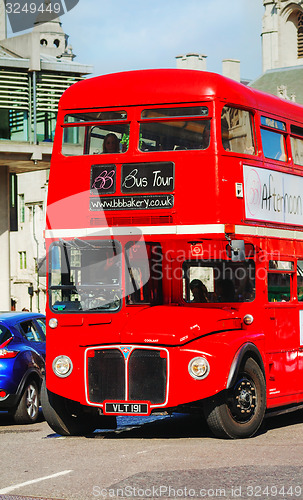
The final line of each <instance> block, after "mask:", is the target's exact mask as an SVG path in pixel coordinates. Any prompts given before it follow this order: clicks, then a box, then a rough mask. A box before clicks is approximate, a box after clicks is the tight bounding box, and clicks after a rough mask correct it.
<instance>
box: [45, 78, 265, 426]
mask: <svg viewBox="0 0 303 500" xmlns="http://www.w3.org/2000/svg"><path fill="white" fill-rule="evenodd" d="M191 73H193V74H192V75H190V74H191ZM189 76H190V78H189ZM175 77H178V79H179V86H178V87H176V86H174V78H175ZM208 78H209V81H208V82H206V83H207V85H206V83H205V82H204V87H203V85H202V83H201V82H202V80H201V79H199V81H198V82H197V77H196V72H189V73H188V72H187V71H185V72H183V71H181V72H180V70H177V71H174V70H170V71H169V70H168V71H166V70H162V71H161V70H160V71H145V72H144V71H143V72H133V73H126V74H120V75H119V74H117V75H112V76H111V77H109V76H108V77H99V78H96V79H92V80H91V81H89V80H88V81H86V82H81V83H79V84H76V85H74V86H72V87H71V89H69V90H68V91H67V92H66V93H65V95H64V96H63V97H62V99H61V101H60V108H59V114H58V124H57V129H56V136H55V142H54V152H53V159H52V165H51V173H50V181H49V193H48V213H47V224H48V225H47V229H46V244H47V255H48V259H47V260H48V306H47V323H48V332H47V357H46V359H47V375H46V386H45V387H44V389H43V392H42V404H43V411H44V414H45V417H46V420H47V421H48V423H49V424H50V426H51V427H52V428H53V429H54V430H55V431H56V432H58V433H60V434H65V435H75V434H82V433H85V432H89V431H92V430H94V429H96V428H106V427H112V426H114V425H115V418H116V417H117V416H123V415H134V414H135V415H150V414H153V413H157V412H161V413H163V412H169V413H171V412H173V411H175V410H176V409H177V410H178V411H191V410H195V411H196V410H197V409H199V410H200V411H201V412H202V411H203V407H204V408H205V405H204V402H205V401H208V400H211V398H212V397H213V396H214V395H216V394H218V393H220V391H223V390H224V389H225V388H226V384H227V382H228V378H229V375H230V367H231V365H232V361H233V357H234V355H235V352H237V349H238V348H239V346H241V343H242V339H243V336H244V333H243V325H242V322H241V320H240V317H243V315H245V313H246V311H248V310H249V308H248V303H250V302H252V301H253V300H254V298H255V297H254V294H255V262H254V252H253V251H251V248H250V246H249V245H246V246H245V247H244V254H245V255H244V258H242V259H235V258H234V255H235V252H233V249H232V246H231V245H230V242H229V241H228V239H227V238H226V225H225V224H224V220H225V221H226V220H229V221H230V220H232V219H231V218H232V216H233V213H236V211H237V210H238V205H237V206H235V204H232V203H231V204H230V206H229V207H222V203H219V195H220V192H219V189H218V185H219V181H218V176H219V169H218V157H219V156H218V148H217V145H216V144H217V143H216V138H217V134H218V127H219V125H220V123H219V122H220V120H217V118H216V95H215V90H214V89H213V87H212V85H213V82H214V80H213V78H214V77H213V76H210V77H208ZM156 83H157V85H158V86H157V87H155V85H156ZM126 86H127V88H128V89H133V90H132V91H130V90H129V91H128V92H125V91H124V92H122V94H123V95H122V96H121V95H118V94H117V92H118V89H120V91H121V88H123V89H125V87H126ZM155 89H156V90H155ZM120 93H121V92H120ZM222 106H223V105H222ZM220 182H221V180H220ZM232 185H233V186H234V179H233V180H232ZM233 189H234V188H233ZM236 203H240V201H239V200H236ZM241 203H242V200H241ZM228 214H229V215H230V217H229V215H228ZM251 247H252V248H253V246H252V245H251ZM242 253H243V252H242ZM236 295H237V299H236ZM235 302H237V306H236V307H235V306H234V303H235ZM232 304H233V305H232ZM240 310H241V314H240V313H239V311H240ZM256 342H258V341H257V340H256ZM231 346H232V347H231ZM248 380H249V381H248V383H247V388H246V389H245V391H246V392H245V394H242V399H241V400H240V401H241V403H240V409H239V410H237V409H236V410H235V411H236V412H237V411H238V413H239V422H240V425H241V424H242V423H243V424H244V425H247V426H248V425H251V421H252V420H254V419H255V418H256V417H255V414H256V410H255V405H254V404H253V402H254V401H255V392H254V391H256V387H255V386H256V385H257V384H256V382H255V381H254V380H253V379H251V378H249V377H248ZM46 387H47V388H46ZM242 392H244V391H242ZM238 399H239V398H238ZM237 402H239V401H237ZM238 406H239V405H238ZM243 408H245V412H244V413H245V415H244V416H243V411H242V410H243ZM260 411H261V413H262V408H261V410H260ZM258 418H259V416H258ZM237 419H238V417H237ZM239 422H238V424H239Z"/></svg>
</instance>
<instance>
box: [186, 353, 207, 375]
mask: <svg viewBox="0 0 303 500" xmlns="http://www.w3.org/2000/svg"><path fill="white" fill-rule="evenodd" d="M188 371H189V374H190V375H191V376H192V377H193V378H196V379H198V380H201V379H203V378H205V377H207V375H208V374H209V363H208V361H207V359H205V358H203V357H202V356H201V357H200V356H199V357H197V358H193V359H192V360H191V361H190V362H189V364H188Z"/></svg>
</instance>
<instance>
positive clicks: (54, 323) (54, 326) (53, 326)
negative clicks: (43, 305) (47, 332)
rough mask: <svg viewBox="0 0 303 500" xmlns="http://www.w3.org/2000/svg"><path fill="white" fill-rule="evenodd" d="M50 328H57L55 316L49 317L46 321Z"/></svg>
mask: <svg viewBox="0 0 303 500" xmlns="http://www.w3.org/2000/svg"><path fill="white" fill-rule="evenodd" d="M48 324H49V326H50V328H57V326H58V320H57V318H51V319H50V320H49V322H48Z"/></svg>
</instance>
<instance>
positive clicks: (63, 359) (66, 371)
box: [53, 355, 73, 377]
mask: <svg viewBox="0 0 303 500" xmlns="http://www.w3.org/2000/svg"><path fill="white" fill-rule="evenodd" d="M72 370H73V363H72V361H71V359H70V358H69V357H68V356H64V355H62V356H57V357H56V358H55V359H54V361H53V372H54V373H55V374H56V375H57V376H58V377H68V375H70V374H71V372H72Z"/></svg>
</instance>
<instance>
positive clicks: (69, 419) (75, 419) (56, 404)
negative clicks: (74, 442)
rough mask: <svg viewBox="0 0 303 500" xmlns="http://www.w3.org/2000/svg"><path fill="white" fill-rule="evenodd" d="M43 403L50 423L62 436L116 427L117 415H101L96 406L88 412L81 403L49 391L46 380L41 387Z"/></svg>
mask: <svg viewBox="0 0 303 500" xmlns="http://www.w3.org/2000/svg"><path fill="white" fill-rule="evenodd" d="M41 405H42V411H43V415H44V417H45V420H46V421H47V423H48V425H49V426H50V427H51V429H53V431H54V432H56V433H57V434H61V435H62V436H80V435H84V434H90V433H91V432H93V431H94V430H95V429H114V428H116V419H115V417H109V416H100V415H99V414H98V413H97V409H96V408H92V409H91V410H90V412H88V413H87V412H86V411H84V407H83V406H82V405H81V404H80V403H77V402H74V401H71V400H69V399H66V398H63V397H62V396H58V395H57V394H54V393H53V392H51V391H49V390H48V389H47V388H46V383H45V380H43V383H42V388H41ZM114 420H115V421H114Z"/></svg>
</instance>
